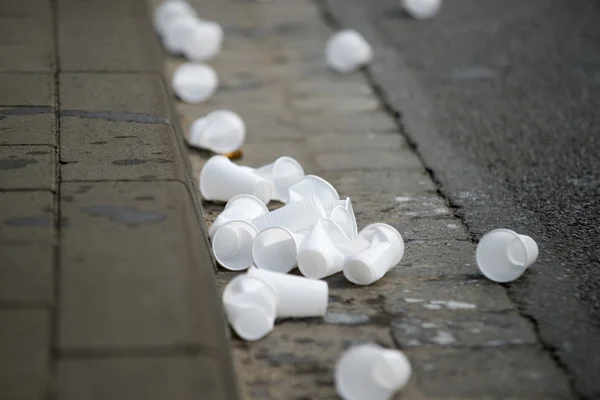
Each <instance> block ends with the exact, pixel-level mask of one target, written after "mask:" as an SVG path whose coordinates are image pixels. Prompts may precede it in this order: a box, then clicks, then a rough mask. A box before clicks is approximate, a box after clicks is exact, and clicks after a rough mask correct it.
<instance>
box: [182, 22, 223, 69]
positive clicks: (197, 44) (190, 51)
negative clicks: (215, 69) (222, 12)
mask: <svg viewBox="0 0 600 400" xmlns="http://www.w3.org/2000/svg"><path fill="white" fill-rule="evenodd" d="M222 44H223V28H221V25H219V24H217V23H216V22H213V21H200V22H199V23H198V24H196V26H195V27H194V28H193V29H191V30H190V31H188V35H187V37H186V38H185V39H184V40H183V43H182V46H181V52H182V53H183V55H184V56H185V57H186V58H187V59H188V60H190V61H209V60H212V59H213V58H215V56H216V55H217V54H219V52H220V51H221V46H222Z"/></svg>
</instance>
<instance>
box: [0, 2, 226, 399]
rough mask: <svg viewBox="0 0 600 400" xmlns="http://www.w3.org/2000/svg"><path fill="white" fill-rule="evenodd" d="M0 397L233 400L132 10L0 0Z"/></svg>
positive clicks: (189, 191) (194, 231) (173, 140)
mask: <svg viewBox="0 0 600 400" xmlns="http://www.w3.org/2000/svg"><path fill="white" fill-rule="evenodd" d="M0 54H2V56H1V57H0V399H3V400H42V399H44V400H46V399H61V400H86V399H102V400H105V399H112V400H118V399H127V400H132V399H144V400H153V399H156V400H159V399H160V400H167V399H178V400H179V399H183V400H185V399H190V400H191V399H215V400H216V399H219V400H225V399H227V400H228V399H235V398H236V397H237V393H236V386H235V382H234V375H233V373H232V371H233V370H232V365H231V358H230V351H229V344H228V339H227V334H226V332H227V331H226V330H225V324H224V320H223V315H222V311H221V305H220V300H219V297H218V294H217V290H216V285H215V282H214V264H213V262H212V259H211V256H210V253H209V252H208V250H207V246H206V243H207V242H206V238H205V235H204V231H203V226H204V223H203V221H202V214H201V211H200V207H199V203H198V199H197V191H196V189H195V188H194V185H193V183H192V181H191V179H190V178H191V173H190V168H189V166H188V162H187V161H186V157H185V156H184V149H185V147H184V143H183V141H182V135H181V134H180V133H178V131H179V129H178V124H172V123H171V122H170V121H171V120H173V118H172V102H171V98H172V97H171V95H170V94H169V92H168V86H167V85H165V82H164V79H163V75H162V63H163V53H162V50H161V48H160V46H159V44H158V42H157V41H156V39H155V37H154V32H153V30H152V27H151V24H150V19H149V15H148V7H147V4H146V2H144V1H138V0H84V1H77V0H4V1H2V2H1V3H0Z"/></svg>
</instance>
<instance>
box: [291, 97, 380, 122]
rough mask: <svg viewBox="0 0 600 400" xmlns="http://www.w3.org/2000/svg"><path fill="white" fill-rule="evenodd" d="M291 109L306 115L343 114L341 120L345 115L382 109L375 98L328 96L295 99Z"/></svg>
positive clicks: (292, 101)
mask: <svg viewBox="0 0 600 400" xmlns="http://www.w3.org/2000/svg"><path fill="white" fill-rule="evenodd" d="M290 107H291V108H292V109H293V110H294V111H296V112H299V113H305V114H311V113H315V114H323V113H332V114H341V115H340V118H344V117H345V114H350V113H356V112H368V111H375V110H378V109H379V108H380V103H379V100H377V99H376V98H375V97H373V96H370V95H367V96H352V97H349V96H347V95H345V96H342V95H340V96H338V97H334V96H331V95H330V96H328V97H322V96H320V97H317V98H311V97H308V96H307V97H305V98H293V99H292V100H291V101H290Z"/></svg>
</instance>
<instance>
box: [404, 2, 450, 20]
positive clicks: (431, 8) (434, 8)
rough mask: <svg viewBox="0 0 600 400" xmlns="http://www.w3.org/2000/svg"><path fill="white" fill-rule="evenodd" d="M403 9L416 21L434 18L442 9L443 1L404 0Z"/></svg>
mask: <svg viewBox="0 0 600 400" xmlns="http://www.w3.org/2000/svg"><path fill="white" fill-rule="evenodd" d="M402 7H403V8H404V10H405V11H406V12H407V13H408V14H409V15H410V16H411V17H413V18H414V19H418V20H425V19H430V18H433V17H434V16H435V15H436V14H437V13H438V12H439V11H440V8H441V7H442V0H402Z"/></svg>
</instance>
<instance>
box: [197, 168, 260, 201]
mask: <svg viewBox="0 0 600 400" xmlns="http://www.w3.org/2000/svg"><path fill="white" fill-rule="evenodd" d="M200 193H201V194H202V197H203V198H204V199H205V200H212V201H222V202H226V201H229V200H231V199H232V198H234V197H235V196H237V195H238V194H251V195H253V196H255V197H257V198H259V199H260V200H261V201H262V202H263V203H265V204H268V203H269V200H270V197H271V186H270V185H269V181H267V180H266V179H265V178H262V177H260V176H258V175H256V174H254V173H252V171H248V170H246V169H244V168H242V167H240V166H239V165H237V164H234V163H233V162H231V160H230V159H229V158H227V157H225V156H213V157H211V158H210V159H209V160H208V161H207V162H206V164H204V167H203V168H202V171H201V172H200Z"/></svg>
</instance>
